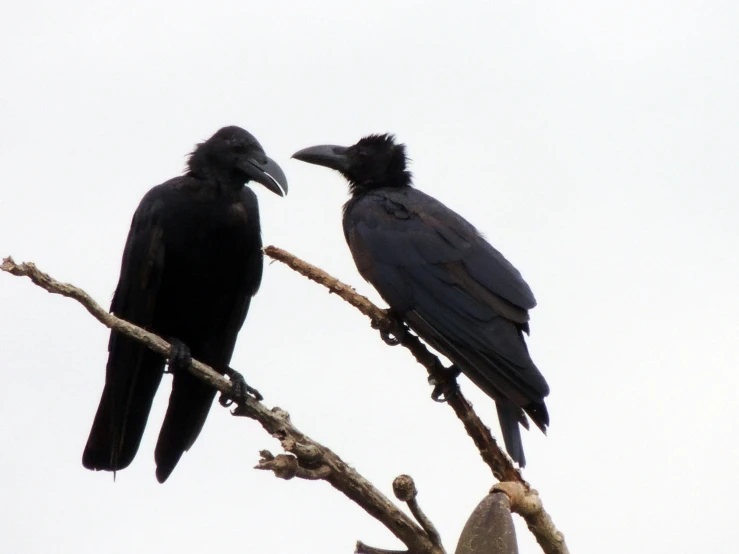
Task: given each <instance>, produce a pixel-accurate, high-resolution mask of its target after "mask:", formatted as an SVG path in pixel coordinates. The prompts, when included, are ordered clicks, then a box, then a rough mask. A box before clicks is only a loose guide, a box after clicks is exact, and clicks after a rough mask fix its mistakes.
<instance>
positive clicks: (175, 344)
mask: <svg viewBox="0 0 739 554" xmlns="http://www.w3.org/2000/svg"><path fill="white" fill-rule="evenodd" d="M169 342H170V344H171V345H172V346H171V348H170V349H169V361H168V363H167V371H166V373H172V374H174V373H177V372H178V371H187V369H188V368H189V367H190V366H191V365H192V355H191V354H190V349H189V348H188V347H187V345H186V344H185V343H184V342H182V341H180V340H177V339H171V340H170V341H169Z"/></svg>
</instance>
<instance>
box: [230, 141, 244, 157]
mask: <svg viewBox="0 0 739 554" xmlns="http://www.w3.org/2000/svg"><path fill="white" fill-rule="evenodd" d="M231 151H232V152H236V153H237V154H241V153H243V152H246V146H244V145H243V144H239V143H236V144H232V145H231Z"/></svg>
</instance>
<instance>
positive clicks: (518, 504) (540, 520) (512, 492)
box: [490, 481, 570, 554]
mask: <svg viewBox="0 0 739 554" xmlns="http://www.w3.org/2000/svg"><path fill="white" fill-rule="evenodd" d="M499 491H502V492H504V493H505V494H506V495H508V498H510V500H511V511H512V512H516V513H517V514H518V515H520V516H521V517H523V518H524V519H525V520H526V525H527V526H528V528H529V531H531V533H532V534H533V535H534V537H536V542H538V543H539V546H541V549H542V550H543V551H544V553H545V554H569V552H570V551H569V549H568V548H567V544H566V543H565V537H564V535H563V534H562V533H561V532H560V531H558V530H557V528H556V527H555V526H554V522H553V521H552V518H551V517H550V516H549V514H548V513H547V512H546V511H545V510H544V506H543V504H542V503H541V498H540V497H539V493H538V492H537V491H536V490H534V489H532V488H527V487H524V486H523V485H521V483H513V482H510V481H506V482H503V483H498V484H496V485H495V486H493V488H492V489H490V492H491V493H493V492H499Z"/></svg>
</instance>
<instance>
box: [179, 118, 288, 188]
mask: <svg viewBox="0 0 739 554" xmlns="http://www.w3.org/2000/svg"><path fill="white" fill-rule="evenodd" d="M187 165H188V170H189V173H190V174H192V175H196V176H202V177H209V178H215V179H217V180H218V181H219V182H221V184H225V185H232V186H236V187H241V186H243V185H245V184H246V183H248V182H249V181H256V182H258V183H261V184H263V185H264V186H265V187H267V188H268V189H269V190H271V191H272V192H274V193H275V194H279V195H280V196H285V195H286V194H287V178H286V177H285V173H284V172H283V171H282V169H281V168H280V166H279V165H277V163H276V162H275V161H274V160H272V159H271V158H270V157H269V156H267V154H265V153H264V149H263V148H262V145H261V144H259V141H258V140H257V139H256V138H254V136H253V135H252V134H251V133H249V132H247V131H245V130H244V129H242V128H241V127H236V126H231V127H223V128H222V129H219V130H218V132H216V134H215V135H213V136H212V137H210V138H209V139H208V140H206V141H205V142H201V143H200V144H198V145H197V147H195V151H194V152H193V153H192V154H190V159H189V160H188V162H187Z"/></svg>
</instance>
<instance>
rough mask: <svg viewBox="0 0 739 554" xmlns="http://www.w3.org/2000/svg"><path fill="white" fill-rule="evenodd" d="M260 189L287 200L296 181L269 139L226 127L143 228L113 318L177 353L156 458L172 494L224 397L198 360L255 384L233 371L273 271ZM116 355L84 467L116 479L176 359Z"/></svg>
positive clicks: (131, 249)
mask: <svg viewBox="0 0 739 554" xmlns="http://www.w3.org/2000/svg"><path fill="white" fill-rule="evenodd" d="M250 181H256V182H258V183H261V184H263V185H264V186H265V187H267V188H268V189H269V190H271V191H272V192H274V193H276V194H279V195H280V196H284V195H285V194H286V193H287V179H286V178H285V174H284V173H283V171H282V169H281V168H280V166H279V165H277V163H275V162H274V161H273V160H272V159H270V158H269V157H267V155H266V154H265V153H264V149H263V148H262V146H261V145H260V144H259V142H258V141H257V139H256V138H254V137H253V136H252V135H251V134H250V133H248V132H247V131H245V130H244V129H241V128H240V127H235V126H231V127H224V128H222V129H220V130H219V131H218V132H216V133H215V134H214V135H213V136H212V137H210V138H209V139H208V140H206V141H205V142H202V143H200V144H198V145H197V146H196V148H195V150H194V151H193V152H192V154H190V157H189V159H188V162H187V168H186V172H185V174H184V175H182V176H180V177H175V178H174V179H170V180H169V181H166V182H165V183H162V184H161V185H158V186H156V187H154V188H152V189H151V190H150V191H149V192H148V193H147V194H146V195H145V196H144V198H143V199H142V200H141V203H140V204H139V206H138V208H137V209H136V212H135V214H134V216H133V221H132V223H131V229H130V231H129V233H128V239H127V241H126V246H125V250H124V252H123V261H122V263H121V273H120V278H119V281H118V286H117V288H116V291H115V294H114V296H113V301H112V304H111V307H110V311H111V312H112V313H114V314H115V315H117V316H118V317H120V318H122V319H125V320H128V321H130V322H132V323H135V324H136V325H139V326H141V327H144V328H146V329H148V330H149V331H152V332H154V333H157V334H159V335H161V336H163V337H165V338H168V339H169V340H170V341H171V342H172V343H173V348H172V352H171V356H170V362H169V370H170V373H172V374H173V381H172V392H171V394H170V397H169V406H168V408H167V413H166V416H165V418H164V423H163V424H162V428H161V431H160V433H159V438H158V440H157V445H156V450H155V453H154V458H155V461H156V465H157V469H156V476H157V480H158V481H159V482H160V483H163V482H164V481H166V480H167V478H168V477H169V475H170V474H171V473H172V471H173V470H174V468H175V466H176V465H177V462H178V461H179V460H180V457H181V456H182V454H183V453H184V452H185V451H186V450H189V448H190V447H191V446H192V445H193V443H194V442H195V439H197V437H198V435H199V433H200V431H201V429H202V428H203V424H204V423H205V419H206V417H207V416H208V412H209V411H210V407H211V404H212V403H213V399H214V397H215V393H216V391H215V389H213V388H212V387H210V386H209V385H207V384H206V383H204V382H202V381H200V380H199V379H197V378H196V377H195V376H193V375H192V374H190V373H189V372H187V371H183V369H186V368H187V367H188V366H189V365H190V363H191V360H192V357H194V358H195V359H198V360H200V361H202V362H204V363H206V364H208V365H210V366H211V367H213V368H214V369H216V370H217V371H219V372H221V373H223V374H224V375H229V376H230V378H232V379H233V380H235V382H238V383H242V382H243V378H240V376H239V375H238V374H236V373H235V372H234V371H233V370H232V369H231V368H230V367H229V363H230V361H231V355H232V354H233V350H234V346H235V343H236V337H237V335H238V333H239V330H240V329H241V326H242V324H243V323H244V319H245V318H246V314H247V312H248V311H249V305H250V303H251V299H252V297H253V296H254V295H255V294H256V292H257V290H258V289H259V284H260V282H261V280H262V267H263V253H262V239H261V231H260V224H259V206H258V203H257V197H256V195H255V194H254V192H253V191H252V190H251V189H249V188H247V187H245V186H244V185H245V184H246V183H248V182H250ZM108 352H109V355H108V363H107V366H106V372H105V387H104V389H103V393H102V398H101V399H100V405H99V406H98V409H97V414H96V415H95V420H94V422H93V425H92V430H91V431H90V436H89V438H88V440H87V445H86V446H85V451H84V454H83V456H82V464H83V465H84V467H86V468H88V469H92V470H105V471H113V472H116V471H118V470H121V469H124V468H125V467H127V466H128V465H129V464H130V463H131V462H132V461H133V459H134V457H135V455H136V452H137V450H138V448H139V444H140V442H141V437H142V435H143V433H144V427H145V426H146V421H147V419H148V417H149V411H150V410H151V405H152V401H153V399H154V395H155V393H156V391H157V388H158V387H159V383H160V382H161V380H162V375H163V373H164V366H165V362H166V359H165V358H164V357H163V356H161V355H159V354H157V353H156V352H154V351H152V350H149V349H148V348H147V347H146V346H144V345H143V344H141V343H140V342H138V341H135V340H133V339H131V338H129V337H126V336H125V335H122V334H120V333H118V332H116V331H112V332H111V334H110V340H109V343H108ZM240 388H242V390H243V387H240Z"/></svg>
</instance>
